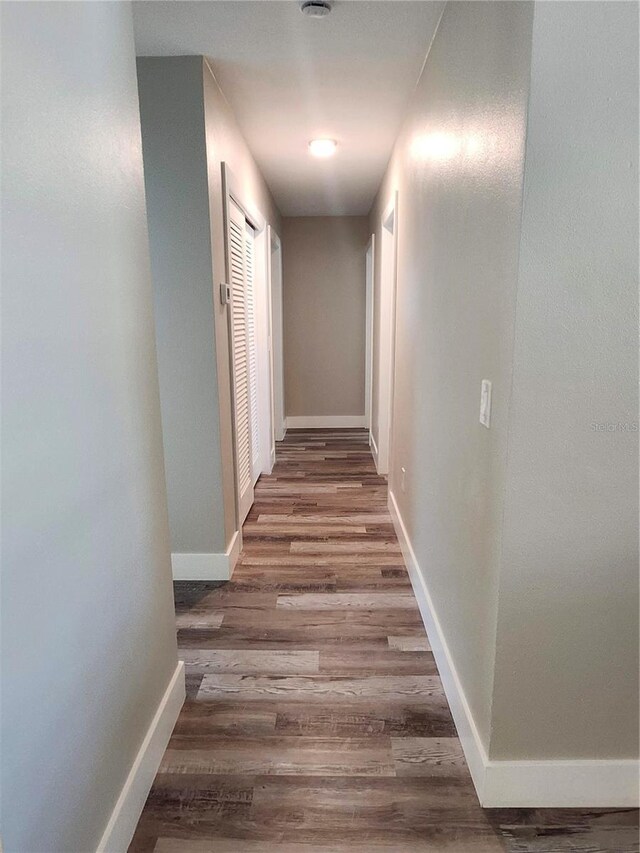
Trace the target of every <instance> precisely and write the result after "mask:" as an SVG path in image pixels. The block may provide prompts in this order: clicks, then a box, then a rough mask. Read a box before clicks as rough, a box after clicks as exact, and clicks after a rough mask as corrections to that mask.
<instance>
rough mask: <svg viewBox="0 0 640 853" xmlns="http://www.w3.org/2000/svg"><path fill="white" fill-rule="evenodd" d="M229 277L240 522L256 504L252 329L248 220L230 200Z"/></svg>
mask: <svg viewBox="0 0 640 853" xmlns="http://www.w3.org/2000/svg"><path fill="white" fill-rule="evenodd" d="M228 237H229V276H230V279H231V281H230V284H231V344H232V358H233V397H234V401H233V402H234V427H235V439H236V481H237V482H236V488H237V490H238V512H239V515H240V524H242V523H243V521H244V520H245V518H246V517H247V513H248V512H249V510H250V508H251V504H252V503H253V474H252V452H251V411H250V408H251V400H250V391H249V331H248V313H249V312H248V307H247V272H246V254H247V252H246V245H245V244H246V221H245V216H244V213H243V212H242V211H241V210H240V208H239V207H238V205H237V204H235V202H234V201H233V200H232V199H229V235H228Z"/></svg>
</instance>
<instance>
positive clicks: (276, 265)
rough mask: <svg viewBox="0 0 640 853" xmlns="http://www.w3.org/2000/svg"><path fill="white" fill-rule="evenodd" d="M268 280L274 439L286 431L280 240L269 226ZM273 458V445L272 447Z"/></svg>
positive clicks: (279, 439)
mask: <svg viewBox="0 0 640 853" xmlns="http://www.w3.org/2000/svg"><path fill="white" fill-rule="evenodd" d="M269 233H270V240H269V281H270V289H271V334H272V338H271V349H272V363H273V368H272V369H273V422H274V430H273V432H274V438H275V441H282V439H283V438H284V434H285V432H286V426H285V417H284V355H283V337H284V332H283V310H282V306H283V290H282V287H283V284H282V241H281V240H280V237H278V235H277V234H276V232H275V231H274V230H273V228H271V226H269ZM273 453H274V459H275V446H274V448H273Z"/></svg>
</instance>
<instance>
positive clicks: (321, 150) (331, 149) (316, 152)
mask: <svg viewBox="0 0 640 853" xmlns="http://www.w3.org/2000/svg"><path fill="white" fill-rule="evenodd" d="M337 147H338V143H337V142H336V141H335V139H312V140H311V142H310V143H309V152H310V153H311V154H313V156H314V157H331V155H332V154H335V153H336V148H337Z"/></svg>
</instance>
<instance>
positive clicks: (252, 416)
mask: <svg viewBox="0 0 640 853" xmlns="http://www.w3.org/2000/svg"><path fill="white" fill-rule="evenodd" d="M255 236H256V234H255V231H254V230H253V228H252V227H251V226H250V225H249V224H248V223H247V226H246V230H245V244H244V245H245V271H246V279H247V335H248V351H249V420H250V423H251V479H252V482H253V483H254V484H255V482H256V480H257V479H258V477H259V476H260V432H259V430H260V427H259V421H258V345H257V336H256V290H255Z"/></svg>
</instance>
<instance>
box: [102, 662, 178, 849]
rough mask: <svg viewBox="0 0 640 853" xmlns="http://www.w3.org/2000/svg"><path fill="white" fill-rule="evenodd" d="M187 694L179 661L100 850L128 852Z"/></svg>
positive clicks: (125, 785)
mask: <svg viewBox="0 0 640 853" xmlns="http://www.w3.org/2000/svg"><path fill="white" fill-rule="evenodd" d="M185 695H186V694H185V684H184V663H183V661H178V665H177V666H176V668H175V671H174V673H173V675H172V677H171V680H170V681H169V684H168V685H167V689H166V690H165V693H164V696H163V697H162V699H161V700H160V704H159V705H158V709H157V711H156V713H155V715H154V717H153V720H152V721H151V725H150V726H149V728H148V729H147V733H146V735H145V737H144V740H143V741H142V746H141V747H140V749H139V750H138V754H137V755H136V758H135V761H134V762H133V764H132V766H131V770H130V771H129V775H128V776H127V779H126V782H125V783H124V786H123V788H122V790H121V792H120V796H119V797H118V800H117V802H116V804H115V807H114V809H113V811H112V812H111V817H110V818H109V822H108V823H107V826H106V829H105V831H104V832H103V834H102V838H101V839H100V842H99V844H98V848H97V853H125V851H126V850H127V848H128V847H129V844H130V843H131V839H132V838H133V834H134V832H135V831H136V826H137V825H138V820H139V819H140V815H141V814H142V809H143V808H144V804H145V801H146V799H147V796H148V794H149V791H150V790H151V786H152V784H153V780H154V778H155V775H156V773H157V772H158V767H159V766H160V762H161V761H162V756H163V755H164V751H165V749H166V748H167V744H168V743H169V738H170V737H171V732H172V731H173V727H174V726H175V724H176V720H177V719H178V714H179V713H180V709H181V708H182V705H183V703H184V700H185Z"/></svg>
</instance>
